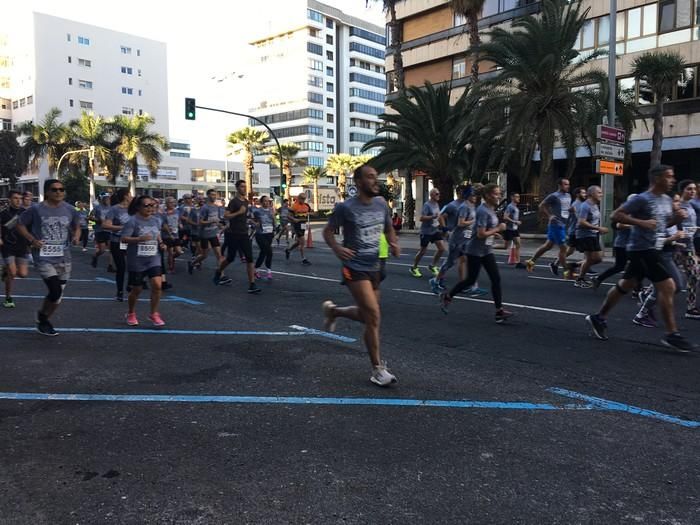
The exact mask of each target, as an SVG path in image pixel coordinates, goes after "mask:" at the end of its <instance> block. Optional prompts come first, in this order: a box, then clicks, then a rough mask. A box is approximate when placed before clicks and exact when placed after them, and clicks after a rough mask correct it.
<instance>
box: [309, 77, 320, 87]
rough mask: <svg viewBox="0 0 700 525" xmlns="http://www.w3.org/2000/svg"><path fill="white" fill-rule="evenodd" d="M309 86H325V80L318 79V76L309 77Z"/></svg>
mask: <svg viewBox="0 0 700 525" xmlns="http://www.w3.org/2000/svg"><path fill="white" fill-rule="evenodd" d="M309 85H310V86H314V87H321V86H322V85H323V78H321V77H317V76H316V75H309Z"/></svg>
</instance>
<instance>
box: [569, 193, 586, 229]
mask: <svg viewBox="0 0 700 525" xmlns="http://www.w3.org/2000/svg"><path fill="white" fill-rule="evenodd" d="M584 202H585V201H580V200H579V199H575V200H574V202H572V203H571V208H572V211H571V212H570V213H569V220H568V222H567V223H566V233H568V234H569V235H571V234H572V233H573V234H576V228H578V218H579V217H580V215H579V212H580V210H581V205H582V204H583V203H584Z"/></svg>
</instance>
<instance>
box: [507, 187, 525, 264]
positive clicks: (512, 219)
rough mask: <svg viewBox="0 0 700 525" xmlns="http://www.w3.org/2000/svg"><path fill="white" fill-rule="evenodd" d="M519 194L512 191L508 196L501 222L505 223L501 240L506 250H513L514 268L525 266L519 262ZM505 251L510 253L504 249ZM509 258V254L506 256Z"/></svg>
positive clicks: (520, 222)
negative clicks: (508, 200) (504, 243)
mask: <svg viewBox="0 0 700 525" xmlns="http://www.w3.org/2000/svg"><path fill="white" fill-rule="evenodd" d="M519 204H520V194H519V193H513V194H512V195H511V196H510V203H509V204H508V206H506V209H505V211H504V212H503V222H505V223H506V231H504V232H503V240H504V241H505V242H506V250H513V259H515V261H516V263H515V267H516V268H525V265H524V264H523V263H521V262H520V225H521V224H522V221H521V220H520V207H519ZM506 253H510V252H509V251H506ZM508 260H510V255H509V256H508Z"/></svg>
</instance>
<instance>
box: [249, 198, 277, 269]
mask: <svg viewBox="0 0 700 525" xmlns="http://www.w3.org/2000/svg"><path fill="white" fill-rule="evenodd" d="M253 218H254V219H255V223H256V228H255V242H257V243H258V247H259V248H260V254H259V255H258V260H257V261H256V263H255V277H256V278H257V279H262V278H263V275H262V272H260V271H259V269H260V267H261V266H262V263H263V261H264V262H265V270H267V271H266V273H265V275H264V277H265V278H266V279H267V280H268V281H269V280H270V279H272V239H273V237H274V235H275V232H274V229H275V211H274V209H273V208H272V201H271V200H270V197H268V196H267V195H263V196H262V197H260V207H259V208H255V209H254V210H253Z"/></svg>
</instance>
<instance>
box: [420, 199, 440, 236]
mask: <svg viewBox="0 0 700 525" xmlns="http://www.w3.org/2000/svg"><path fill="white" fill-rule="evenodd" d="M421 215H432V216H434V217H435V218H434V219H433V220H432V221H425V222H424V221H421V224H420V234H421V235H434V234H436V233H437V232H438V228H439V227H440V221H439V220H438V215H440V205H439V204H438V203H437V202H433V201H428V202H426V203H425V204H423V210H422V211H421Z"/></svg>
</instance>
